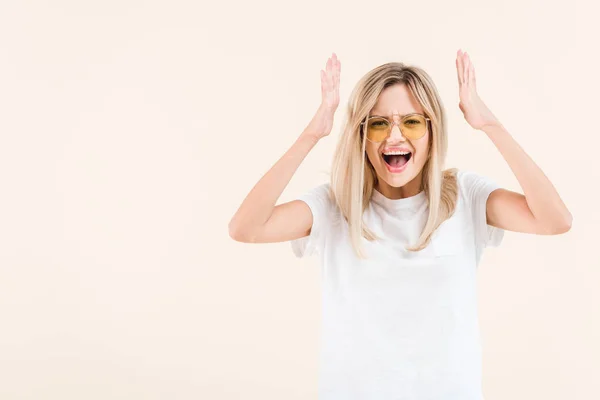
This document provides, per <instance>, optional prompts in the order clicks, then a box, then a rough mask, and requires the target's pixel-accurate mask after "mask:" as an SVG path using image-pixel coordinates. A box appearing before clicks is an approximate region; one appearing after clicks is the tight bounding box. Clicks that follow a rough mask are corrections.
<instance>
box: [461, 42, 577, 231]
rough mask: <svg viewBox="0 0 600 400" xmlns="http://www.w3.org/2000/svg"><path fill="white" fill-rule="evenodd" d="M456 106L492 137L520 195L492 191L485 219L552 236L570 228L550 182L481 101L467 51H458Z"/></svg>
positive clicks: (567, 211)
mask: <svg viewBox="0 0 600 400" xmlns="http://www.w3.org/2000/svg"><path fill="white" fill-rule="evenodd" d="M456 69H457V74H458V84H459V95H460V102H459V108H460V110H461V111H462V112H463V114H464V117H465V119H466V121H467V122H468V123H469V125H471V127H473V128H474V129H477V130H481V131H483V132H485V133H486V134H487V136H488V137H489V138H490V139H491V140H492V142H493V143H494V145H495V146H496V148H497V149H498V151H500V153H501V154H502V157H504V160H506V162H507V163H508V165H509V167H510V169H511V170H512V171H513V173H514V174H515V177H516V178H517V180H518V181H519V184H520V185H521V188H522V189H523V192H524V193H525V194H524V195H523V194H520V193H517V192H513V191H510V190H507V189H497V190H494V191H493V192H492V193H491V194H490V195H489V197H488V199H487V203H486V214H487V222H488V224H489V225H492V226H496V227H499V228H503V229H507V230H511V231H516V232H525V233H537V234H542V235H552V234H558V233H564V232H566V231H568V230H569V229H570V228H571V222H572V220H573V217H572V216H571V213H570V212H569V210H568V209H567V207H566V206H565V204H564V203H563V201H562V200H561V198H560V196H559V195H558V192H557V191H556V189H555V188H554V186H553V185H552V182H550V180H549V179H548V178H547V177H546V175H545V174H544V172H542V170H541V169H540V168H539V167H538V166H537V164H536V163H535V162H534V161H533V160H532V159H531V158H530V157H529V156H528V155H527V153H525V151H524V150H523V149H522V148H521V147H520V146H519V144H518V143H517V142H516V141H515V139H514V138H513V137H512V136H511V135H510V134H509V133H508V131H507V130H506V129H504V127H503V126H502V124H501V123H500V121H499V120H498V119H497V118H496V117H495V116H494V114H492V112H491V111H490V110H489V108H487V106H486V105H485V104H484V103H483V101H482V100H481V98H480V97H479V95H478V94H477V89H476V79H475V68H474V67H473V63H472V62H471V60H470V58H469V56H468V55H467V53H462V51H461V50H459V51H458V53H457V57H456Z"/></svg>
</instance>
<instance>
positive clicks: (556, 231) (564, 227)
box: [551, 213, 573, 235]
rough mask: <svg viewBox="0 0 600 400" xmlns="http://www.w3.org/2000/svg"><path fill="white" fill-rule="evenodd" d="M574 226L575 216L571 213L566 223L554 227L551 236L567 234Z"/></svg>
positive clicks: (565, 220)
mask: <svg viewBox="0 0 600 400" xmlns="http://www.w3.org/2000/svg"><path fill="white" fill-rule="evenodd" d="M572 225H573V216H572V215H571V213H569V215H568V216H567V217H566V218H565V219H564V221H563V222H562V223H561V224H557V225H555V226H554V228H553V229H552V232H551V234H553V235H560V234H563V233H567V232H569V231H570V230H571V226H572Z"/></svg>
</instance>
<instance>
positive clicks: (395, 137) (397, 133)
mask: <svg viewBox="0 0 600 400" xmlns="http://www.w3.org/2000/svg"><path fill="white" fill-rule="evenodd" d="M388 141H389V142H400V141H406V138H405V137H404V135H402V131H401V130H400V126H399V124H392V131H391V132H390V137H389V138H388Z"/></svg>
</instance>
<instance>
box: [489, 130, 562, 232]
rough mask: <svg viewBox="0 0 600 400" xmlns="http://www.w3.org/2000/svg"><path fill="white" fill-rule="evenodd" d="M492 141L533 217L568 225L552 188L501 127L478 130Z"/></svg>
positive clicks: (551, 224)
mask: <svg viewBox="0 0 600 400" xmlns="http://www.w3.org/2000/svg"><path fill="white" fill-rule="evenodd" d="M481 130H482V131H484V132H485V133H486V134H487V135H488V137H489V138H490V139H491V140H492V142H493V143H494V145H495V146H496V148H497V149H498V151H500V153H501V154H502V157H504V160H506V162H507V163H508V166H509V167H510V169H511V170H512V171H513V173H514V174H515V177H516V178H517V180H518V181H519V184H520V185H521V188H522V189H523V192H524V193H523V194H524V195H525V198H526V199H527V204H528V205H529V209H530V210H531V213H532V214H533V215H534V216H535V218H536V219H537V220H538V221H540V222H542V223H543V224H546V225H547V226H551V227H556V226H558V227H563V226H565V225H568V226H570V224H571V221H572V216H571V213H570V212H569V210H568V209H567V207H566V205H565V204H564V203H563V201H562V199H561V198H560V196H559V194H558V192H557V191H556V189H555V188H554V185H553V184H552V182H550V180H549V179H548V177H546V175H545V174H544V172H543V171H542V170H541V169H540V167H538V165H537V164H536V163H535V162H534V161H533V160H532V159H531V157H529V155H527V153H525V151H524V150H523V149H522V148H521V146H519V144H518V143H517V142H516V141H515V139H514V138H513V137H512V136H511V135H510V133H508V131H507V130H506V129H505V128H504V126H502V125H501V124H497V125H488V126H485V127H483V128H482V129H481Z"/></svg>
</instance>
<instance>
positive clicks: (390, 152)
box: [383, 151, 410, 156]
mask: <svg viewBox="0 0 600 400" xmlns="http://www.w3.org/2000/svg"><path fill="white" fill-rule="evenodd" d="M409 153H410V151H386V152H385V153H383V154H385V155H386V156H389V155H391V154H395V155H397V154H401V155H406V154H409Z"/></svg>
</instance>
